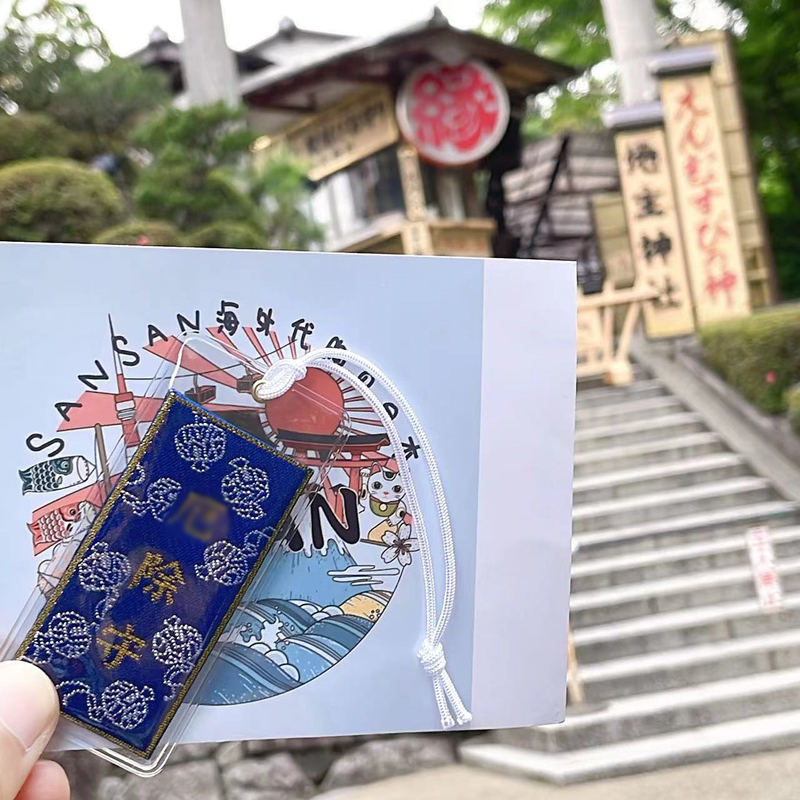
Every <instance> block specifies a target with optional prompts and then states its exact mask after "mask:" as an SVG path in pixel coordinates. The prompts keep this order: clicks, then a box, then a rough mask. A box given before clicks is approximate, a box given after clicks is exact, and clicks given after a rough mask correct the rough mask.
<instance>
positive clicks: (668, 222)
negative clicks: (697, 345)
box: [616, 128, 695, 338]
mask: <svg viewBox="0 0 800 800" xmlns="http://www.w3.org/2000/svg"><path fill="white" fill-rule="evenodd" d="M616 144H617V159H618V161H619V166H620V177H621V180H622V194H623V198H624V200H625V215H626V217H627V221H628V231H629V233H630V237H631V248H632V252H633V257H634V262H635V264H636V273H637V276H638V277H639V278H644V280H645V282H646V283H647V284H648V285H650V286H652V287H653V288H654V289H656V291H658V297H656V298H655V299H654V300H653V301H652V302H649V303H645V304H644V320H645V325H646V327H647V334H648V336H650V337H651V338H658V337H662V336H680V335H682V334H686V333H691V332H692V331H694V328H695V325H694V314H693V312H692V298H691V293H690V290H689V279H688V277H687V273H686V260H685V256H684V250H683V242H682V238H681V229H680V223H679V221H678V212H677V210H676V208H675V195H674V190H673V186H672V179H671V176H670V170H669V162H668V159H667V143H666V139H665V137H664V131H663V130H662V129H661V128H648V129H646V130H634V131H623V132H620V133H618V134H617V137H616Z"/></svg>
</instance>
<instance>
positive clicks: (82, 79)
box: [49, 57, 168, 153]
mask: <svg viewBox="0 0 800 800" xmlns="http://www.w3.org/2000/svg"><path fill="white" fill-rule="evenodd" d="M167 100H168V92H167V85H166V81H165V79H164V76H163V75H162V74H161V73H160V72H158V71H157V70H144V69H142V68H141V67H140V66H138V64H134V63H133V62H131V61H128V60H127V59H122V58H116V57H112V58H111V60H110V61H109V63H108V64H107V65H106V66H105V67H103V68H102V69H99V70H73V71H71V72H69V73H67V74H66V75H65V76H64V78H63V80H62V81H61V85H60V87H59V89H58V92H57V93H56V94H55V95H54V96H53V99H52V102H51V104H50V107H49V113H50V114H51V115H52V116H53V117H54V118H55V119H56V121H58V122H59V123H61V124H62V125H63V126H64V127H65V128H69V129H70V130H73V131H78V132H81V133H85V134H86V135H87V136H88V137H90V139H91V141H92V143H93V148H94V151H95V152H96V153H100V152H106V151H111V152H120V151H123V150H125V149H126V147H127V137H128V135H129V133H130V130H131V128H132V126H133V125H134V124H135V123H137V122H138V121H139V120H140V119H141V117H142V115H143V114H145V113H146V112H148V111H151V110H152V109H154V108H155V107H156V106H158V105H161V104H165V103H166V102H167Z"/></svg>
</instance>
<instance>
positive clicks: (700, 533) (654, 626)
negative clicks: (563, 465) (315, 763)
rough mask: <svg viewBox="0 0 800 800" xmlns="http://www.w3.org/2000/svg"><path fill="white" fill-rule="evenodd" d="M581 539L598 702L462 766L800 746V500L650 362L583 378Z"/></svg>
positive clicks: (609, 766) (586, 655)
mask: <svg viewBox="0 0 800 800" xmlns="http://www.w3.org/2000/svg"><path fill="white" fill-rule="evenodd" d="M758 524H767V525H769V526H770V529H771V531H772V535H773V542H774V546H775V551H776V554H777V557H778V562H779V570H780V574H781V578H782V585H783V589H784V593H785V597H786V603H785V609H784V610H783V611H781V612H778V613H773V614H763V613H762V612H761V611H760V609H759V606H758V602H757V600H756V596H755V590H754V586H753V578H752V575H751V572H750V567H749V560H748V554H747V551H746V549H745V544H744V537H743V534H744V532H745V530H746V529H747V528H748V527H750V526H752V525H758ZM573 535H574V537H575V541H576V543H577V545H578V550H577V552H576V554H575V556H574V560H573V569H572V600H571V620H572V628H573V632H574V642H575V646H576V651H577V654H578V660H579V662H580V665H581V669H580V676H581V679H582V682H583V685H584V689H585V692H586V700H587V702H586V705H585V707H584V708H582V709H572V708H571V709H570V710H569V713H568V716H567V720H566V722H565V723H563V724H562V725H549V726H545V727H540V728H524V729H518V730H509V731H497V732H494V733H492V734H491V735H490V736H489V737H488V739H485V740H483V741H475V740H473V742H472V743H469V744H465V745H463V746H462V748H461V755H462V757H463V759H464V761H466V762H467V763H469V764H473V765H476V766H481V767H486V768H491V769H497V770H502V771H505V772H510V773H512V774H517V775H524V776H529V777H534V778H539V779H544V780H549V781H552V782H555V783H560V784H566V783H573V782H579V781H587V780H593V779H599V778H607V777H612V776H617V775H625V774H630V773H635V772H643V771H648V770H651V769H657V768H660V767H667V766H675V765H679V764H686V763H691V762H697V761H703V760H707V759H713V758H719V757H723V756H728V755H734V754H740V753H749V752H756V751H762V750H772V749H778V748H781V747H786V746H790V745H798V744H800V625H798V623H800V505H798V504H797V503H794V502H790V501H788V500H786V499H785V498H783V497H781V496H780V494H779V493H778V491H777V490H776V489H775V487H774V486H773V485H772V484H771V482H770V481H769V480H766V479H765V478H762V477H760V476H758V475H755V474H754V472H753V470H752V469H751V468H750V466H749V465H748V462H747V460H746V459H745V458H744V457H742V456H740V455H738V454H737V453H734V452H731V450H730V449H728V447H727V446H726V444H725V442H724V441H723V439H722V437H721V436H719V435H718V434H716V433H715V432H714V431H712V430H710V429H709V427H708V426H707V425H706V424H705V423H704V421H703V419H702V418H701V417H700V416H699V415H698V414H695V413H693V412H692V411H690V410H688V409H687V408H685V407H684V406H683V405H682V403H681V402H680V401H679V400H678V399H677V398H676V397H675V396H673V395H671V394H670V393H669V391H668V390H667V389H666V387H665V386H664V385H662V384H661V383H660V382H659V381H657V380H654V379H653V378H652V377H650V376H648V375H646V374H644V373H643V371H642V370H641V369H639V368H637V379H636V381H635V382H634V384H633V385H631V386H629V387H625V388H610V387H591V388H583V387H579V391H578V400H577V421H576V437H575V481H574V512H573Z"/></svg>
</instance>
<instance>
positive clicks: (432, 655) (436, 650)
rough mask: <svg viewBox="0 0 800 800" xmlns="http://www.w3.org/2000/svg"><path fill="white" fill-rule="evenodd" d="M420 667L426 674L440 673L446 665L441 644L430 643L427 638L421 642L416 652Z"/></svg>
mask: <svg viewBox="0 0 800 800" xmlns="http://www.w3.org/2000/svg"><path fill="white" fill-rule="evenodd" d="M417 656H418V657H419V660H420V663H421V664H422V669H424V670H425V672H427V673H428V675H440V674H441V673H442V672H444V670H445V667H446V666H447V659H445V657H444V648H443V647H442V645H441V644H439V643H437V644H435V645H434V644H431V643H430V642H429V641H428V640H427V639H426V640H425V641H424V642H423V643H422V648H421V649H420V651H419V653H417Z"/></svg>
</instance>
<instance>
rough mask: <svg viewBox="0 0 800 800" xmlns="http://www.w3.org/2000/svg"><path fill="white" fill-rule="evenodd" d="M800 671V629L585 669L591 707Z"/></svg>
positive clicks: (587, 692)
mask: <svg viewBox="0 0 800 800" xmlns="http://www.w3.org/2000/svg"><path fill="white" fill-rule="evenodd" d="M796 666H800V630H797V629H793V630H789V631H777V632H775V633H767V634H763V635H761V636H750V637H747V638H744V639H732V640H730V641H727V642H714V643H712V644H700V645H695V646H693V647H680V648H677V649H674V650H662V651H660V652H658V653H647V654H645V655H639V656H632V657H629V658H617V659H614V660H613V661H603V662H600V663H598V664H587V665H585V666H584V667H583V668H582V669H581V679H582V681H583V686H584V690H585V691H586V697H587V700H588V701H589V702H593V703H596V702H601V701H605V700H610V699H612V698H616V697H630V696H631V695H637V694H647V693H649V692H659V691H665V690H667V689H677V688H679V687H681V686H693V685H696V684H702V683H710V682H713V681H718V680H724V679H726V678H735V677H739V676H742V675H752V674H755V673H760V672H768V671H769V670H777V669H789V668H790V667H796Z"/></svg>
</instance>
